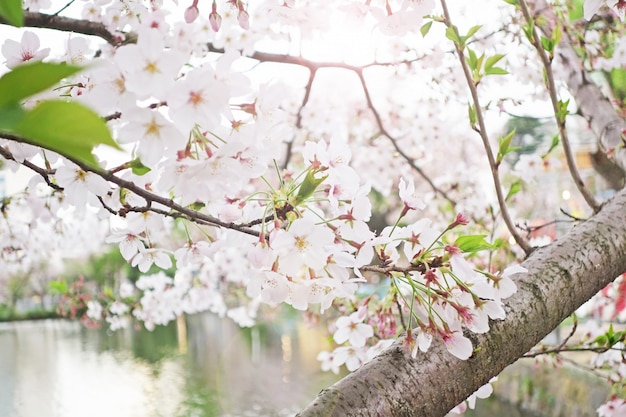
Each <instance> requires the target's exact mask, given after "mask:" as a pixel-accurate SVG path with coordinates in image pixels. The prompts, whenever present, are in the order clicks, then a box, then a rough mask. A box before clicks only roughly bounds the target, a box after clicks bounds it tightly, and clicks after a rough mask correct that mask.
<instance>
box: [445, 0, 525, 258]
mask: <svg viewBox="0 0 626 417" xmlns="http://www.w3.org/2000/svg"><path fill="white" fill-rule="evenodd" d="M441 6H442V7H443V13H444V24H445V25H446V27H453V26H452V21H451V19H450V13H449V12H448V7H447V5H446V1H445V0H441ZM453 28H454V27H453ZM454 30H455V31H456V30H457V29H456V28H454ZM454 46H455V49H456V55H457V57H458V58H459V62H460V64H461V68H462V69H463V74H464V75H465V79H466V81H467V86H468V87H469V90H470V94H471V97H472V102H473V103H474V109H475V110H476V120H477V122H478V130H477V132H478V134H479V135H480V138H481V139H482V141H483V147H484V149H485V154H486V155H487V159H488V160H489V167H490V168H491V177H492V179H493V185H494V188H495V191H496V197H497V199H498V206H499V207H500V214H501V215H502V220H504V223H505V224H506V227H507V229H508V230H509V233H510V234H511V236H513V239H515V242H516V243H517V244H518V245H519V246H520V248H522V250H523V251H524V253H526V255H528V254H530V253H531V252H532V251H533V248H532V247H531V246H530V244H529V243H528V241H526V239H524V238H523V237H522V235H521V234H520V233H519V232H518V231H517V229H516V227H515V223H514V222H513V220H512V219H511V216H510V215H509V210H508V208H507V206H506V201H505V196H504V194H503V192H502V184H501V183H500V175H499V174H498V165H499V164H498V163H497V162H496V160H495V158H494V156H493V151H492V150H491V143H490V141H489V136H488V135H487V127H486V125H485V119H484V117H483V112H482V110H481V106H480V100H479V98H478V90H477V89H476V84H475V83H474V80H473V77H472V73H471V70H470V68H469V66H468V64H467V61H466V59H465V54H464V52H463V49H462V48H461V46H460V45H458V44H457V43H456V42H455V44H454ZM475 130H476V129H475Z"/></svg>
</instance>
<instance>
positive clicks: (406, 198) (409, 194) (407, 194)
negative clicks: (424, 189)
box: [398, 178, 426, 210]
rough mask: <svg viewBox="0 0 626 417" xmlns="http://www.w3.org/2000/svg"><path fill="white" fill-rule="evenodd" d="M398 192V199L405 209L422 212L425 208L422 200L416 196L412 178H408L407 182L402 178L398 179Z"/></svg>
mask: <svg viewBox="0 0 626 417" xmlns="http://www.w3.org/2000/svg"><path fill="white" fill-rule="evenodd" d="M398 191H399V194H400V199H401V200H402V202H403V203H404V207H405V209H407V210H422V209H424V208H425V207H426V204H425V203H424V200H423V198H422V197H419V196H418V195H417V192H416V191H415V184H414V183H413V179H412V178H409V181H408V182H407V181H405V180H404V178H400V183H399V184H398Z"/></svg>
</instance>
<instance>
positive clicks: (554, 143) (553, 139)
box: [542, 133, 560, 158]
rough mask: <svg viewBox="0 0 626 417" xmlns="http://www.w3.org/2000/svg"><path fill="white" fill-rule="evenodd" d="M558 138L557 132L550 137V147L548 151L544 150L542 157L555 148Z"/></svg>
mask: <svg viewBox="0 0 626 417" xmlns="http://www.w3.org/2000/svg"><path fill="white" fill-rule="evenodd" d="M559 142H560V139H559V134H558V133H557V134H556V135H554V136H553V137H552V143H550V148H549V149H548V152H546V153H545V154H544V155H543V156H542V158H545V157H546V156H547V155H548V154H549V153H550V152H552V150H554V148H556V147H557V146H558V145H559Z"/></svg>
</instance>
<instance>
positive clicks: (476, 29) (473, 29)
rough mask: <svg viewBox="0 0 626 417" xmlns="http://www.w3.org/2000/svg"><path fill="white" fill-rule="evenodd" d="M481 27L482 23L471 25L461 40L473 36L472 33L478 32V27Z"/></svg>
mask: <svg viewBox="0 0 626 417" xmlns="http://www.w3.org/2000/svg"><path fill="white" fill-rule="evenodd" d="M481 27H482V25H476V26H472V27H471V28H470V29H469V30H468V31H467V34H466V35H465V36H464V37H463V40H464V41H465V40H467V39H469V38H471V37H472V36H474V34H475V33H476V32H478V31H479V30H480V28H481Z"/></svg>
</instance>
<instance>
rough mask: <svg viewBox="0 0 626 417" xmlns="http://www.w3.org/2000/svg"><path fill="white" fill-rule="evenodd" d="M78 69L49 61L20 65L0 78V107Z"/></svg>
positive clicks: (48, 85) (35, 92)
mask: <svg viewBox="0 0 626 417" xmlns="http://www.w3.org/2000/svg"><path fill="white" fill-rule="evenodd" d="M0 1H4V0H0ZM80 70H81V67H77V66H74V65H66V64H53V63H49V62H34V63H32V64H24V65H20V66H18V67H16V68H15V69H13V70H12V71H10V72H8V73H6V74H4V75H3V76H2V78H0V107H3V106H5V105H7V104H11V103H18V102H20V101H22V100H24V99H25V98H27V97H30V96H32V95H34V94H37V93H40V92H42V91H45V90H47V89H48V88H50V87H52V86H54V85H55V84H57V83H58V82H59V81H61V80H62V79H63V78H65V77H69V76H70V75H72V74H76V73H77V72H78V71H80Z"/></svg>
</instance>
